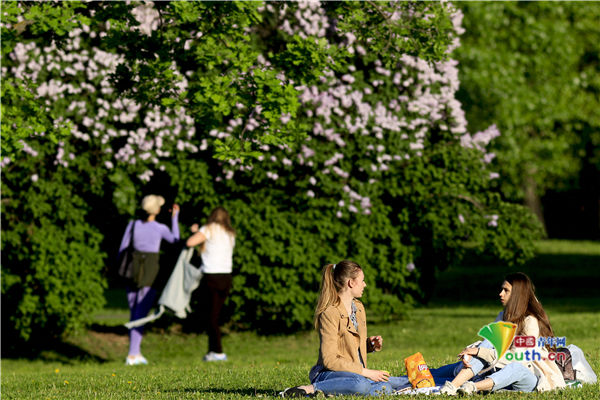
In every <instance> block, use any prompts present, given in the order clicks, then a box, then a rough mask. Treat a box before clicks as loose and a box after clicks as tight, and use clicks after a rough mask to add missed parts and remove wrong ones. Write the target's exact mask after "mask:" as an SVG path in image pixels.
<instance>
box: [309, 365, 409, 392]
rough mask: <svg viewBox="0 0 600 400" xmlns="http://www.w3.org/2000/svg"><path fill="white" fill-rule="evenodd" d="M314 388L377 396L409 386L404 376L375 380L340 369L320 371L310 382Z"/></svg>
mask: <svg viewBox="0 0 600 400" xmlns="http://www.w3.org/2000/svg"><path fill="white" fill-rule="evenodd" d="M312 384H313V386H314V388H315V390H318V391H321V392H323V393H324V394H326V395H329V394H359V395H364V396H378V395H380V394H390V393H392V391H394V390H398V389H402V388H404V387H406V386H410V383H409V382H408V378H406V377H405V376H404V377H402V376H390V378H389V381H387V382H375V381H372V380H371V379H369V378H366V377H364V376H362V375H358V374H355V373H352V372H342V371H322V372H320V373H319V374H318V375H317V376H316V377H315V379H314V380H313V382H312Z"/></svg>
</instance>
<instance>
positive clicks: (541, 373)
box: [477, 315, 565, 392]
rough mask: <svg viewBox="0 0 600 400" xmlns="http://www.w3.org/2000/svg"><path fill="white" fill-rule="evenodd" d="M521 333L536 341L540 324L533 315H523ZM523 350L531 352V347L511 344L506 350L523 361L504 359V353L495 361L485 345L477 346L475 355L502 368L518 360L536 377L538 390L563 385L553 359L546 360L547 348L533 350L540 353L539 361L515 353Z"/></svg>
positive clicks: (561, 386)
mask: <svg viewBox="0 0 600 400" xmlns="http://www.w3.org/2000/svg"><path fill="white" fill-rule="evenodd" d="M521 335H523V336H535V341H536V343H537V340H538V338H539V336H540V326H539V323H538V320H537V319H536V318H535V317H533V316H531V315H528V316H527V317H525V320H524V321H523V333H521ZM525 351H530V352H531V349H528V348H523V347H520V348H519V347H515V346H514V344H513V345H511V346H510V348H509V349H508V351H507V353H508V352H511V353H513V354H515V356H514V358H516V359H520V360H523V361H509V360H507V359H506V354H504V355H503V356H502V358H500V360H498V361H496V359H497V357H498V356H497V354H496V351H495V350H494V349H488V348H485V347H480V348H479V351H478V353H477V357H479V358H481V359H483V360H485V361H486V362H488V363H490V364H492V363H494V362H496V364H495V366H496V368H503V367H505V366H506V365H508V364H509V363H511V362H520V363H521V364H523V365H524V366H526V367H527V368H528V369H529V370H530V371H531V372H532V373H533V374H534V375H535V376H536V377H537V378H538V384H537V387H536V390H537V391H538V392H545V391H547V390H552V389H557V388H563V387H565V380H564V379H563V376H562V373H561V372H560V369H559V368H558V366H557V365H556V363H555V362H554V361H550V360H548V350H547V349H546V348H545V347H535V351H536V352H538V353H540V355H541V360H539V361H528V360H527V357H526V356H525V355H523V356H520V355H519V356H518V355H517V354H519V353H524V352H525ZM530 358H532V357H530Z"/></svg>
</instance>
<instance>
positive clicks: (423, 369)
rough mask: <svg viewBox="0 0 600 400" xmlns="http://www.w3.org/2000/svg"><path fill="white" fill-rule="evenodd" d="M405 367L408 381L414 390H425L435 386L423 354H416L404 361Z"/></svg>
mask: <svg viewBox="0 0 600 400" xmlns="http://www.w3.org/2000/svg"><path fill="white" fill-rule="evenodd" d="M404 365H405V366H406V374H407V375H408V380H409V381H410V383H411V384H412V387H413V388H424V387H433V386H435V381H434V380H433V375H431V372H430V371H429V368H428V367H427V363H425V359H424V358H423V354H421V353H415V354H413V355H412V356H409V357H406V358H405V359H404Z"/></svg>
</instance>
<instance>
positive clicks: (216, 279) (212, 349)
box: [186, 207, 235, 361]
mask: <svg viewBox="0 0 600 400" xmlns="http://www.w3.org/2000/svg"><path fill="white" fill-rule="evenodd" d="M192 231H195V233H194V234H193V235H192V236H191V237H190V238H189V239H188V240H187V243H186V244H187V246H188V247H195V246H198V245H201V248H200V251H201V257H202V272H203V273H204V276H203V278H202V283H201V285H202V286H203V289H204V290H203V293H204V294H205V295H206V296H207V297H208V304H209V319H208V353H207V354H206V355H205V356H204V361H226V360H227V355H226V354H225V353H224V352H223V346H222V345H221V329H220V328H219V317H220V315H221V310H222V308H223V304H224V303H225V299H226V298H227V295H228V294H229V291H230V290H231V284H232V276H231V267H232V264H233V248H234V246H235V230H234V229H233V228H232V226H231V220H230V218H229V213H228V212H227V210H225V209H224V208H223V207H217V208H215V209H214V210H213V211H212V212H211V213H210V216H209V217H208V221H207V222H206V225H204V226H202V227H201V228H200V229H199V230H198V226H197V225H194V226H192Z"/></svg>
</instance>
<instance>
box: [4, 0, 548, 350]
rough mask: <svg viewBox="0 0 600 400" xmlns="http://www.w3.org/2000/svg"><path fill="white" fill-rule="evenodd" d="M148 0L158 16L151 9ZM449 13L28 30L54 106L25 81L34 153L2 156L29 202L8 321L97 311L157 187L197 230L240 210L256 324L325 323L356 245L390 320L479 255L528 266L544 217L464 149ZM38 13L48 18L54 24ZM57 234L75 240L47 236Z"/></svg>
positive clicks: (363, 9) (121, 13)
mask: <svg viewBox="0 0 600 400" xmlns="http://www.w3.org/2000/svg"><path fill="white" fill-rule="evenodd" d="M53 6H55V7H59V8H60V7H63V3H58V4H53ZM138 6H139V7H141V11H143V12H148V13H155V16H156V18H154V19H153V18H146V20H145V22H144V23H140V22H138V21H137V19H136V17H135V15H134V14H135V13H137V12H140V8H138ZM450 11H451V10H450V9H448V6H447V5H443V6H442V5H441V4H438V3H425V2H410V3H404V2H389V3H379V2H378V3H373V2H368V3H331V4H329V3H326V4H323V5H322V6H321V3H312V2H311V3H267V4H262V3H255V2H226V3H208V2H168V3H167V2H157V3H155V6H154V7H150V6H148V5H141V6H140V5H139V4H138V3H133V2H132V3H123V2H117V3H100V2H91V3H84V9H83V10H81V14H82V15H86V16H87V17H89V18H91V19H90V21H89V22H90V23H89V25H82V26H81V29H74V30H72V31H71V32H70V33H69V37H70V39H65V40H64V41H56V42H55V43H54V44H52V42H48V37H47V36H46V35H45V33H44V32H45V31H43V30H35V31H34V30H29V28H26V30H25V31H24V34H26V36H24V38H25V39H24V43H20V42H19V43H16V44H14V48H15V52H14V53H15V54H17V55H18V57H16V56H15V57H12V55H13V53H11V57H10V58H8V59H7V64H6V65H7V69H8V70H9V71H11V72H14V73H15V75H16V74H17V73H16V72H15V71H18V72H19V73H20V74H22V76H30V77H31V79H32V81H33V82H32V83H31V84H30V85H29V84H28V86H27V87H23V88H22V89H18V90H27V91H30V92H31V93H35V95H30V96H29V97H25V98H26V99H30V101H32V102H33V101H42V104H43V105H44V109H43V110H42V111H40V109H39V108H38V109H36V112H37V113H36V114H32V115H33V117H30V116H24V115H22V114H19V113H23V110H25V109H24V108H23V104H22V103H19V102H17V100H18V98H19V93H18V91H16V92H15V93H12V92H10V95H11V96H12V99H13V102H12V103H10V102H9V105H11V107H12V108H10V109H9V111H10V112H12V114H10V119H8V120H7V121H6V123H7V124H12V123H15V124H18V129H23V130H24V131H23V132H25V133H23V136H24V135H29V136H28V137H27V144H28V145H29V146H31V147H32V148H31V149H29V148H25V147H24V148H23V150H24V151H20V150H18V149H17V148H16V147H15V149H14V150H11V152H12V154H8V156H9V157H8V158H9V159H10V161H11V162H10V163H8V164H6V165H7V166H5V167H4V168H3V169H2V180H3V197H4V199H5V200H6V199H12V198H15V200H14V202H13V201H11V202H6V203H3V207H5V209H3V213H2V214H3V216H2V218H3V221H6V222H3V228H2V229H3V237H2V240H3V267H2V268H3V275H4V276H5V277H6V279H5V280H3V285H4V282H6V285H7V286H6V293H7V296H6V298H7V299H9V302H11V303H10V304H14V307H12V308H11V309H10V310H11V311H10V312H8V313H3V318H4V317H6V318H7V319H8V320H11V321H13V323H15V324H16V321H21V322H19V324H20V325H15V326H17V330H18V332H19V334H20V335H21V337H22V338H27V337H29V335H32V334H34V333H35V332H38V331H39V330H37V329H36V327H38V326H45V325H48V326H49V327H51V330H52V331H53V332H57V334H58V333H59V331H60V330H61V329H63V330H64V329H70V328H73V327H75V326H77V325H80V323H81V322H84V321H85V318H84V317H82V314H75V313H73V312H72V311H68V312H66V313H65V314H64V316H61V317H60V318H59V317H58V315H57V313H58V311H57V310H58V309H59V308H60V307H59V306H57V305H55V304H54V303H56V302H58V299H61V300H62V301H63V303H60V306H61V307H63V308H65V309H67V310H73V309H74V307H79V308H80V309H83V310H85V311H86V313H87V314H88V315H89V311H90V310H93V309H94V307H98V305H99V302H100V300H99V298H98V296H99V294H98V292H99V291H100V290H101V288H102V285H103V283H102V282H103V278H102V277H101V275H100V270H101V266H102V261H103V259H104V252H109V251H110V252H115V251H116V246H117V244H115V242H116V241H117V240H118V238H120V237H121V235H122V228H123V226H124V225H125V224H124V221H125V220H127V219H129V217H130V216H131V215H132V214H133V212H134V210H135V207H136V205H137V204H139V200H140V199H141V197H142V196H143V195H144V194H147V193H150V192H152V193H158V194H163V195H165V197H168V198H170V199H174V200H175V201H177V202H178V203H180V204H181V205H182V210H183V211H182V217H181V218H182V222H183V223H187V222H190V223H191V222H199V223H202V222H204V218H205V216H206V215H207V214H208V213H209V212H210V210H211V209H212V208H213V207H215V206H217V205H224V206H225V207H226V208H227V209H228V210H229V211H230V212H231V214H232V219H233V224H234V227H235V228H236V229H237V231H238V239H237V247H236V251H235V256H234V257H235V261H234V263H235V281H234V290H233V293H232V296H231V304H230V306H231V309H232V311H233V313H232V314H233V320H234V322H235V323H236V324H237V326H239V327H242V328H252V329H261V330H263V331H277V332H280V331H282V330H297V329H300V328H304V327H307V326H309V325H310V323H311V320H312V313H313V307H314V304H315V299H316V292H317V290H318V283H319V280H320V273H321V268H322V266H323V265H324V264H326V263H331V262H337V261H339V260H340V259H343V258H351V259H353V260H355V261H357V262H358V263H359V264H361V265H362V266H363V267H364V270H365V274H366V279H367V283H368V287H367V293H368V296H367V299H366V301H365V302H366V303H367V305H368V307H369V309H370V310H371V312H373V313H374V314H375V315H378V316H380V318H383V319H391V318H394V317H396V316H398V315H402V314H403V313H404V312H405V311H406V309H407V307H408V306H409V305H410V304H411V303H413V302H414V300H416V299H422V298H423V297H426V296H427V295H429V294H431V287H432V285H433V283H434V282H435V273H436V272H437V271H439V270H443V269H445V268H448V267H451V266H454V265H457V264H458V263H460V261H461V258H462V257H463V255H464V253H465V248H466V247H467V246H470V247H472V248H475V249H476V250H477V251H478V252H481V253H486V254H490V255H492V256H494V257H497V258H499V259H501V260H503V261H506V262H507V263H509V264H512V263H519V262H522V261H524V260H525V259H526V258H527V257H529V256H531V254H532V248H533V247H532V239H534V238H535V237H536V235H537V233H538V229H537V225H535V223H533V222H531V221H530V218H529V216H528V214H526V213H525V212H523V210H522V209H521V208H518V207H512V206H509V205H507V204H505V203H504V202H502V201H501V199H500V197H499V196H498V195H497V194H494V193H493V191H491V190H490V189H491V187H492V185H493V182H492V181H491V180H490V170H489V167H488V165H487V164H486V163H485V162H484V161H483V160H482V157H483V156H484V155H485V151H484V149H483V148H482V147H481V146H479V145H477V146H475V147H473V146H474V145H473V143H470V144H464V143H463V141H466V142H467V143H469V140H470V135H468V133H467V132H466V121H464V118H462V112H461V110H460V105H459V104H458V102H456V100H455V98H454V92H455V90H456V88H457V87H458V82H457V80H456V70H455V68H454V64H453V63H452V62H451V60H446V57H447V55H446V53H445V52H446V51H448V49H449V47H451V46H452V45H450V44H451V43H453V42H454V39H455V31H454V28H453V24H452V22H451V20H450V17H451V16H450ZM394 13H397V15H396V14H394ZM63 14H64V15H67V14H68V10H63V13H62V14H61V13H57V14H52V15H54V17H52V18H58V17H57V15H63ZM31 15H32V17H31V18H33V20H32V21H33V24H36V23H37V22H36V21H37V20H38V19H40V20H43V18H45V17H44V16H42V15H41V14H39V13H38V14H35V13H34V14H31ZM340 15H341V16H342V17H344V18H342V19H343V20H344V21H343V22H340V30H339V31H337V30H336V29H334V28H335V25H334V22H335V21H337V20H338V19H339V18H338V17H339V16H340ZM308 20H317V21H318V22H319V24H320V25H319V24H317V25H318V26H317V27H314V26H312V25H311V26H308V27H307V22H306V21H308ZM68 21H71V19H68ZM154 23H156V24H157V26H155V27H154V29H153V28H152V26H153V25H152V24H154ZM286 23H287V25H286ZM39 25H40V26H46V25H43V24H42V23H40V24H39ZM32 26H33V25H32ZM48 26H49V25H48ZM367 28H369V29H367ZM388 28H389V29H388ZM392 28H393V29H392ZM15 29H16V28H14V27H13V29H12V30H11V29H9V31H10V32H12V31H14V30H15ZM44 29H45V28H44ZM390 29H391V31H390ZM36 32H37V33H36ZM12 33H14V32H12ZM71 35H72V38H71ZM15 37H16V36H15ZM404 37H406V38H408V40H404V39H403V38H404ZM53 40H55V38H54V39H53ZM60 46H63V47H64V48H62V47H60ZM42 50H43V52H42ZM416 56H419V57H421V58H416ZM42 57H43V58H42ZM74 59H76V61H78V62H77V63H76V62H74ZM424 60H430V61H433V60H436V61H437V62H432V63H427V62H426V61H424ZM444 60H445V61H444ZM41 64H44V65H49V67H47V68H36V67H37V66H39V65H41ZM75 65H77V67H75ZM386 65H392V66H396V65H397V67H395V68H390V69H385V68H384V67H385V66H386ZM109 74H110V77H111V78H110V79H108V75H109ZM3 79H4V77H3ZM35 85H38V86H37V87H36V86H35ZM44 85H45V86H44ZM7 90H8V89H7ZM15 90H17V89H15ZM34 90H36V91H37V92H34ZM7 93H9V92H7ZM3 96H4V95H3ZM3 101H4V98H3ZM19 101H21V100H19ZM30 108H32V109H35V108H36V107H35V105H32V106H31V107H30ZM43 112H45V113H47V116H48V117H47V120H44V119H43V118H44V115H43V114H40V113H43ZM7 115H8V114H7ZM34 117H35V118H36V121H38V122H36V123H37V124H41V125H43V126H44V127H45V129H46V130H47V131H48V129H50V127H51V126H54V124H60V123H61V122H65V123H70V124H72V125H71V127H72V129H71V135H67V136H65V137H61V138H60V139H59V140H58V141H56V140H54V141H53V140H47V137H45V136H35V135H33V136H32V135H31V134H28V133H26V132H27V131H26V130H27V129H31V128H29V127H28V126H27V124H28V120H27V118H34ZM18 118H20V119H18ZM2 123H3V134H4V124H5V120H4V118H3V122H2ZM34 126H35V125H34ZM6 133H7V134H8V133H9V132H6ZM55 142H56V143H55ZM471 142H472V141H471ZM9 143H10V142H9ZM15 143H18V142H15ZM3 146H4V145H3ZM25 150H27V151H25ZM2 161H3V163H4V159H3V160H2ZM3 165H4V164H3ZM153 176H154V177H155V179H156V180H155V179H151V178H152V177H153ZM161 177H163V178H165V179H164V180H161ZM30 198H31V199H33V198H35V199H37V201H36V202H32V201H29V199H30ZM37 207H41V208H40V209H39V210H38V208H37ZM40 210H41V211H40ZM92 210H93V211H94V212H92ZM42 211H43V213H42ZM103 213H104V214H103ZM119 218H120V219H121V220H122V223H121V224H119V223H118V219H119ZM116 221H117V222H116ZM88 224H89V225H88ZM30 227H38V229H33V228H31V229H30ZM99 231H100V232H101V233H102V236H98V232H99ZM184 232H185V231H184ZM42 234H43V235H44V236H43V237H44V238H53V239H54V238H56V239H58V240H60V244H54V243H53V244H54V247H48V246H46V242H43V241H42V240H41V239H42V236H36V235H42ZM33 238H35V241H34V240H33ZM21 242H23V243H31V247H25V248H24V249H20V248H19V247H18V246H17V244H18V243H21ZM5 243H6V244H5ZM75 243H76V244H75ZM100 243H101V245H102V247H101V248H100V247H99V246H100ZM34 244H35V246H34ZM4 260H6V262H4ZM168 267H169V266H168V265H164V268H168ZM38 270H39V272H38ZM4 271H6V273H5V272H4ZM71 271H76V272H71ZM36 274H39V276H38V275H36ZM51 274H56V276H57V277H58V278H59V279H55V278H52V279H50V278H49V276H50V275H51ZM75 275H79V279H81V281H82V282H84V283H85V285H84V284H81V285H79V284H74V283H73V282H72V280H73V276H75ZM52 276H54V275H52ZM26 277H37V278H28V279H30V280H27V279H26ZM63 280H64V281H65V282H67V283H68V284H69V285H70V286H69V287H73V293H69V296H59V297H56V296H54V294H53V293H54V292H55V291H54V289H52V288H53V287H52V286H50V285H57V284H58V283H57V282H58V281H63ZM40 281H41V282H40ZM86 285H87V286H86ZM19 287H24V288H31V290H29V289H28V290H29V291H27V290H25V291H23V292H22V293H24V294H23V295H22V294H21V292H19V291H18V290H17V289H18V288H19ZM38 289H39V290H40V291H39V292H36V290H38ZM61 290H62V289H61ZM29 292H31V293H32V294H31V296H30V295H29ZM423 292H425V293H423ZM3 293H4V286H3ZM58 293H61V292H60V291H59V292H58ZM36 296H37V297H36ZM3 297H4V296H3ZM47 298H48V299H47ZM82 298H86V299H87V300H86V302H85V307H89V308H84V307H83V306H80V304H82V303H81V299H82ZM35 301H38V302H39V303H40V304H41V303H43V302H46V303H47V302H48V301H50V302H51V303H52V306H51V307H48V308H47V309H44V310H42V311H40V310H39V309H38V308H37V307H39V306H36V303H35ZM34 306H35V307H34ZM12 310H14V311H12ZM40 312H41V315H43V316H44V317H43V318H41V319H39V320H36V319H35V318H34V317H33V315H37V314H38V313H40ZM44 312H47V314H44ZM57 321H58V322H57ZM44 329H45V328H44Z"/></svg>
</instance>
